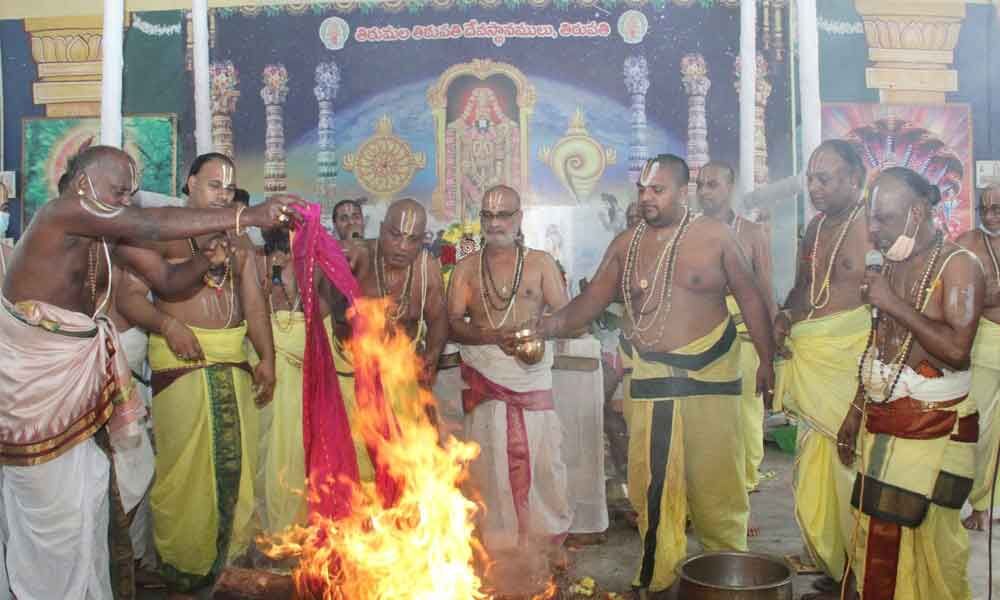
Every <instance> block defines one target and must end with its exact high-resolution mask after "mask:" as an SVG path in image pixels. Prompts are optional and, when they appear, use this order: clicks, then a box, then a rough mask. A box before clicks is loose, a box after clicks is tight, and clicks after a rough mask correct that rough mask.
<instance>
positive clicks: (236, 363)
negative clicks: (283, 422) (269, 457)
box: [149, 324, 257, 591]
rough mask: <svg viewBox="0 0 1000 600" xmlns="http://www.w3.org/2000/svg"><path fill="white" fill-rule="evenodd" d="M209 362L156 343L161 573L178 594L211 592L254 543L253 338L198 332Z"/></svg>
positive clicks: (155, 494) (154, 500)
mask: <svg viewBox="0 0 1000 600" xmlns="http://www.w3.org/2000/svg"><path fill="white" fill-rule="evenodd" d="M190 329H191V331H192V332H194V334H195V336H196V337H197V338H198V343H199V344H200V345H201V348H202V350H203V352H204V354H205V361H204V362H200V363H191V362H187V361H181V360H179V359H178V358H177V357H176V356H174V353H173V352H172V351H171V350H170V348H169V347H168V346H167V343H166V340H164V338H163V337H161V336H159V335H151V336H150V338H149V364H150V367H151V368H152V370H153V382H152V383H153V390H154V396H153V429H154V432H155V438H156V447H157V448H156V449H157V454H156V480H155V482H154V484H153V489H152V491H151V493H150V504H151V508H152V513H153V529H154V540H155V542H156V550H157V552H158V553H159V555H160V558H161V562H162V564H161V574H162V575H163V576H164V577H165V579H166V580H167V582H168V585H169V587H170V588H171V589H173V590H177V591H188V590H194V589H197V588H200V587H204V586H207V585H210V584H211V583H212V581H213V580H214V578H215V577H216V576H217V575H218V573H219V571H220V569H221V568H222V567H223V566H224V565H225V564H226V562H227V561H228V560H229V559H231V558H234V557H236V556H238V555H240V554H242V553H243V552H244V551H245V550H246V548H247V546H248V544H249V542H250V540H251V536H252V531H251V517H252V514H253V508H254V507H253V475H254V471H255V467H256V454H257V414H256V413H257V409H256V408H255V406H254V401H253V395H252V392H251V382H252V378H251V376H250V373H249V372H248V370H249V365H248V363H247V356H246V352H245V350H244V345H243V338H244V337H245V335H246V325H245V324H242V325H240V326H239V327H234V328H231V329H200V328H198V327H190Z"/></svg>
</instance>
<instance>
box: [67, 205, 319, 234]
mask: <svg viewBox="0 0 1000 600" xmlns="http://www.w3.org/2000/svg"><path fill="white" fill-rule="evenodd" d="M290 205H296V206H301V200H300V199H299V198H298V196H290V195H274V196H271V197H270V198H268V200H267V201H266V202H264V203H262V204H258V205H256V206H253V207H250V208H247V209H244V210H243V211H242V212H241V213H240V223H239V226H240V227H241V228H242V227H248V226H256V227H276V226H281V225H284V224H287V223H291V222H293V219H295V218H296V217H295V216H294V211H292V210H291V208H289V206H290ZM237 210H238V209H235V208H234V209H229V208H224V209H223V208H205V209H200V208H176V207H164V208H137V207H134V206H123V207H122V208H121V209H120V210H119V211H117V212H116V213H112V215H111V216H107V215H106V216H97V215H95V214H94V213H92V212H90V211H89V210H87V209H85V208H84V207H83V204H81V202H74V201H71V200H60V201H56V202H53V203H52V208H51V209H50V211H51V212H50V213H49V216H50V218H51V219H52V222H53V223H54V224H55V225H56V226H58V227H59V228H61V229H62V230H63V232H64V233H67V234H71V235H78V236H82V237H91V238H96V237H106V238H111V239H118V238H134V239H140V240H152V241H167V240H180V239H184V238H187V237H194V236H198V235H203V234H207V233H216V232H222V231H226V230H228V229H236V225H237V223H236V215H237ZM286 212H288V214H287V215H286V214H285V213H286Z"/></svg>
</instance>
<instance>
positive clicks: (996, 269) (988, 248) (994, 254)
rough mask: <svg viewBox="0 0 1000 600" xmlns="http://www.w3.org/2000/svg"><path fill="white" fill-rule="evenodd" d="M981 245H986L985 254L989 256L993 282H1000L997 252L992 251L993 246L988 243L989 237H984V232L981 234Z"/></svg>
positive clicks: (999, 264) (999, 263) (999, 265)
mask: <svg viewBox="0 0 1000 600" xmlns="http://www.w3.org/2000/svg"><path fill="white" fill-rule="evenodd" d="M982 236H983V243H984V244H986V252H988V253H989V255H990V262H992V263H993V277H994V279H995V281H1000V262H998V261H997V252H996V250H994V249H993V244H991V243H990V237H989V236H988V235H986V232H985V231H984V232H982Z"/></svg>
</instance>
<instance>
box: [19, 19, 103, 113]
mask: <svg viewBox="0 0 1000 600" xmlns="http://www.w3.org/2000/svg"><path fill="white" fill-rule="evenodd" d="M103 27H104V22H103V18H102V17H101V16H100V15H98V16H78V17H52V18H37V19H25V20H24V30H25V31H26V32H27V33H28V35H29V36H31V56H32V58H33V59H34V60H35V64H37V65H38V81H36V82H35V83H34V85H33V86H32V93H33V94H32V95H33V98H34V100H35V104H42V105H44V106H45V115H46V116H48V117H96V116H100V114H101V59H102V52H101V31H102V28H103Z"/></svg>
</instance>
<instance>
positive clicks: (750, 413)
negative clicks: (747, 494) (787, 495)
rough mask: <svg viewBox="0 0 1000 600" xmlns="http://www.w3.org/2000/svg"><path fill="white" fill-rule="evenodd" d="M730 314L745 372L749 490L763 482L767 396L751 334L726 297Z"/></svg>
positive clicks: (744, 442) (743, 373) (744, 437)
mask: <svg viewBox="0 0 1000 600" xmlns="http://www.w3.org/2000/svg"><path fill="white" fill-rule="evenodd" d="M726 306H727V307H728V308H729V314H730V315H732V317H733V319H734V320H735V321H736V332H737V333H738V334H739V344H738V345H739V352H740V372H741V373H742V375H743V390H742V398H743V406H742V407H741V408H742V412H741V414H742V416H743V452H744V458H745V459H746V471H747V491H750V490H754V489H756V488H757V485H758V484H759V483H760V471H758V469H759V467H760V463H761V461H762V460H764V399H763V398H761V397H760V394H758V393H757V377H756V375H757V368H758V367H759V366H760V357H759V356H757V349H756V348H754V346H753V342H752V341H751V340H750V333H749V331H748V330H747V326H746V323H744V322H743V316H742V315H741V314H740V307H739V305H738V304H737V303H736V299H735V298H733V297H732V296H726Z"/></svg>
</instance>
